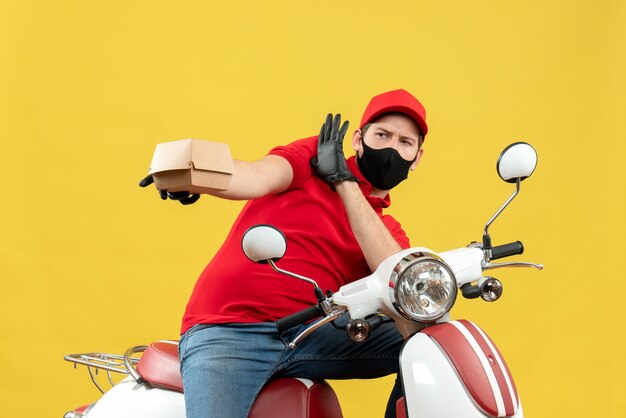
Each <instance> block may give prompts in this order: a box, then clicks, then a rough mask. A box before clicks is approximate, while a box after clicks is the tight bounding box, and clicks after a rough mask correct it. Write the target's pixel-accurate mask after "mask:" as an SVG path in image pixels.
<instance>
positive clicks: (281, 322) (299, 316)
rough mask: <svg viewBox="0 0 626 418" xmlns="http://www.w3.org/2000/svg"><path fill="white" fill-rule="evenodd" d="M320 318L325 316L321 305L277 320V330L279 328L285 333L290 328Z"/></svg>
mask: <svg viewBox="0 0 626 418" xmlns="http://www.w3.org/2000/svg"><path fill="white" fill-rule="evenodd" d="M320 316H324V311H323V310H322V309H321V308H320V307H319V305H313V306H311V307H310V308H306V309H303V310H301V311H299V312H296V313H294V314H291V315H289V316H286V317H284V318H281V319H278V320H276V328H278V331H279V332H283V331H285V330H287V329H289V328H292V327H295V326H296V325H301V324H304V323H305V322H308V321H310V320H312V319H315V318H318V317H320Z"/></svg>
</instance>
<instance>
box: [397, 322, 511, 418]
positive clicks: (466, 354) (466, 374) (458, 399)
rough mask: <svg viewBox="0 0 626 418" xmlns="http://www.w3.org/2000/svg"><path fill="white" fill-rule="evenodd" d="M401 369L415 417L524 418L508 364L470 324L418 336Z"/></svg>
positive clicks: (439, 327) (408, 346)
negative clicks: (488, 417)
mask: <svg viewBox="0 0 626 418" xmlns="http://www.w3.org/2000/svg"><path fill="white" fill-rule="evenodd" d="M400 367H401V370H402V380H403V384H404V388H405V398H406V406H407V411H408V414H409V417H411V416H429V417H442V418H443V417H450V416H463V417H485V416H490V417H515V418H521V417H523V412H522V408H521V404H520V401H519V396H518V394H517V389H516V387H515V383H514V381H513V378H512V376H511V373H510V372H509V369H508V367H507V365H506V363H505V362H504V358H503V357H502V355H501V354H500V352H499V351H498V349H497V347H496V346H495V344H494V343H493V342H492V341H491V339H490V338H489V337H488V336H487V335H486V334H485V333H484V331H482V330H481V329H480V328H479V327H478V326H477V325H475V324H473V323H472V322H470V321H465V320H459V321H452V322H448V323H443V324H438V325H434V326H431V327H427V328H425V329H423V330H422V331H421V332H418V333H417V334H415V335H413V336H412V337H411V338H410V339H409V340H407V342H406V343H405V345H404V347H403V349H402V353H401V355H400Z"/></svg>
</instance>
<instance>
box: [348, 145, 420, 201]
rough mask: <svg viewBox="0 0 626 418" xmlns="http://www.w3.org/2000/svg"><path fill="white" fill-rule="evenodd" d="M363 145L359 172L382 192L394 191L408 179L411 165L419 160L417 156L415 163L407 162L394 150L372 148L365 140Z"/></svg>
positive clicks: (358, 159) (358, 158) (357, 160)
mask: <svg viewBox="0 0 626 418" xmlns="http://www.w3.org/2000/svg"><path fill="white" fill-rule="evenodd" d="M361 144H363V155H362V156H361V157H359V156H358V155H357V158H356V162H357V165H358V166H359V170H361V173H362V174H363V177H365V178H366V179H367V181H369V182H370V183H371V185H372V186H374V187H376V188H377V189H380V190H390V189H393V188H394V187H396V186H397V185H398V184H400V182H401V181H402V180H404V179H406V178H407V177H408V175H409V169H410V168H411V165H412V164H413V162H414V161H415V158H417V155H416V156H415V158H414V159H413V161H407V160H405V159H404V158H402V157H401V156H400V153H399V152H398V151H397V150H395V149H394V148H382V149H374V148H370V147H368V146H367V144H366V143H365V141H364V140H363V139H361Z"/></svg>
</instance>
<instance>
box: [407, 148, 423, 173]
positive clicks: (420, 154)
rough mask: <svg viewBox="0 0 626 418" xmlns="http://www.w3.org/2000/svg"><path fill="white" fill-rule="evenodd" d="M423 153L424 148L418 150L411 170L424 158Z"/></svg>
mask: <svg viewBox="0 0 626 418" xmlns="http://www.w3.org/2000/svg"><path fill="white" fill-rule="evenodd" d="M422 154H424V148H420V149H419V151H417V155H416V156H415V161H413V164H411V167H410V170H411V171H414V170H415V169H416V168H417V165H418V164H419V162H420V160H421V159H422Z"/></svg>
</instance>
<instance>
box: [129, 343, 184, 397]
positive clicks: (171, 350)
mask: <svg viewBox="0 0 626 418" xmlns="http://www.w3.org/2000/svg"><path fill="white" fill-rule="evenodd" d="M137 371H138V372H139V374H140V375H141V377H142V378H143V379H144V380H145V381H147V382H148V383H150V384H151V385H152V386H157V387H162V388H165V389H171V390H175V391H177V392H182V391H183V382H182V379H181V377H180V362H179V360H178V341H165V340H164V341H156V342H153V343H152V344H150V345H149V346H148V348H146V351H144V353H143V355H142V356H141V359H140V360H139V363H137Z"/></svg>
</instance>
